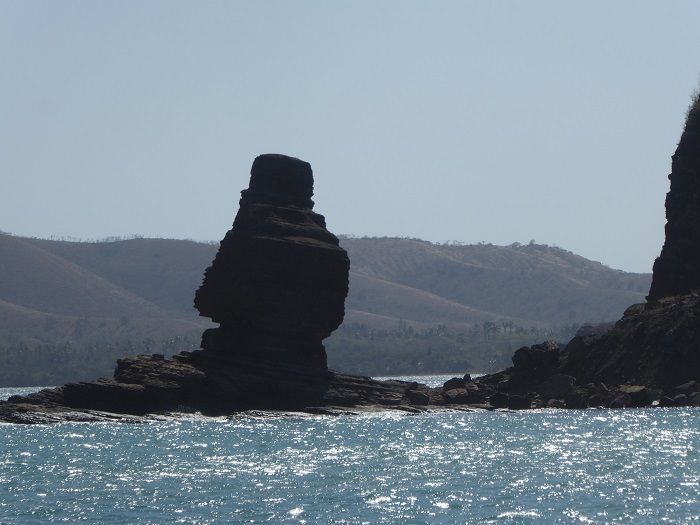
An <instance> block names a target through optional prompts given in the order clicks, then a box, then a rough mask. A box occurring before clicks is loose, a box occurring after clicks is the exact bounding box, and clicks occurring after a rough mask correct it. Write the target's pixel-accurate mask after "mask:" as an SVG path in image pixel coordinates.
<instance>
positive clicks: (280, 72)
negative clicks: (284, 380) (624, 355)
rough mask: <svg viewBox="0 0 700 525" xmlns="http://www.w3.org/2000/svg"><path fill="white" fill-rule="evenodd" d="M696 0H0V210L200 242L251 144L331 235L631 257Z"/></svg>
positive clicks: (221, 211) (209, 233)
mask: <svg viewBox="0 0 700 525" xmlns="http://www.w3.org/2000/svg"><path fill="white" fill-rule="evenodd" d="M699 22H700V2H697V1H686V2H682V1H674V2H640V1H629V2H621V1H620V2H609V1H604V2H603V1H600V2H592V1H589V0H587V1H585V2H583V1H581V2H578V3H573V2H561V1H552V2H542V1H528V2H524V1H523V2H493V1H483V2H467V1H455V2H427V1H425V2H406V1H401V2H398V1H397V2H379V1H376V0H375V1H367V2H360V1H354V2H331V1H316V2H301V1H285V2H258V1H255V2H254V1H250V2H233V1H227V2H200V1H197V2H195V1H192V2H176V1H171V0H168V1H148V2H141V1H139V2H136V1H132V2H130V1H124V0H119V1H111V2H110V1H102V2H94V1H84V2H83V1H80V2H78V1H61V2H57V1H44V2H33V1H27V0H21V1H8V0H0V68H1V71H2V82H0V181H1V183H2V193H0V195H2V200H1V202H0V229H2V230H5V231H10V232H13V233H15V234H19V235H33V236H50V235H59V236H63V235H69V236H75V237H83V238H91V237H92V238H94V237H105V236H111V235H125V234H132V233H135V234H143V235H146V236H158V237H174V238H194V239H201V240H218V239H220V238H221V237H222V236H223V234H224V233H225V231H226V230H227V229H228V228H229V226H230V224H231V222H232V220H233V216H234V214H235V211H236V209H237V206H238V197H239V194H238V192H239V191H240V190H241V189H243V188H244V187H245V186H246V185H247V182H248V176H249V169H250V164H251V162H252V160H253V158H254V157H255V156H256V155H258V154H260V153H267V152H279V153H285V154H290V155H294V156H298V157H300V158H302V159H304V160H307V161H309V162H310V163H311V164H312V166H313V169H314V173H315V177H316V196H315V200H316V209H317V211H319V212H320V213H323V214H324V215H326V218H327V221H328V225H329V227H330V229H331V230H332V231H334V232H336V233H348V234H356V235H391V236H394V235H397V236H410V237H420V238H424V239H428V240H432V241H445V240H460V241H464V242H479V241H486V242H492V243H496V244H509V243H511V242H514V241H519V242H524V243H525V242H528V241H529V240H530V239H536V240H537V242H542V243H548V244H556V245H558V246H561V247H563V248H566V249H569V250H572V251H574V252H576V253H580V254H581V255H584V256H586V257H589V258H592V259H595V260H599V261H601V262H604V263H606V264H608V265H610V266H613V267H615V268H620V269H624V270H631V271H650V270H651V264H652V262H653V259H654V257H656V255H658V252H659V250H660V248H661V243H662V240H663V225H664V222H665V220H664V209H663V200H664V194H665V192H666V191H667V187H668V181H667V179H666V175H667V174H668V173H669V171H670V156H671V154H672V153H673V151H674V149H675V145H676V143H677V141H678V138H679V136H680V133H681V128H682V124H683V118H684V113H685V109H686V107H687V105H688V102H689V100H690V94H691V92H692V91H693V90H694V89H695V88H696V87H697V84H698V74H699V73H700V31H698V29H697V28H698V23H699Z"/></svg>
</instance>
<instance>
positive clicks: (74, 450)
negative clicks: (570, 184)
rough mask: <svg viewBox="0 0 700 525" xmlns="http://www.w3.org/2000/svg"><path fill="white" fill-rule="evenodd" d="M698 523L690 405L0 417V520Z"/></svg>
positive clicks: (697, 453)
mask: <svg viewBox="0 0 700 525" xmlns="http://www.w3.org/2000/svg"><path fill="white" fill-rule="evenodd" d="M80 521H84V522H88V523H308V524H321V523H324V524H325V523H333V524H336V523H337V524H360V523H367V524H375V523H402V524H422V523H440V524H442V523H444V524H448V523H449V524H452V523H469V524H472V523H473V524H477V523H478V524H481V523H508V524H516V523H523V524H525V523H528V524H529V523H537V524H541V523H545V524H547V523H572V524H573V523H583V524H586V523H601V524H603V523H633V524H638V523H640V524H647V523H648V524H658V523H683V524H686V523H700V409H697V408H696V409H692V408H688V409H640V410H627V411H608V410H588V411H546V410H545V411H529V412H518V413H506V412H495V413H463V412H460V413H444V412H443V413H433V414H424V415H418V416H406V415H400V416H399V415H392V414H374V415H366V416H351V417H325V416H318V417H293V418H250V417H249V418H237V419H232V420H228V421H227V420H223V419H221V420H213V421H212V420H187V421H177V422H163V423H149V424H137V425H128V424H105V423H99V424H95V423H78V424H68V423H66V424H60V425H54V426H33V427H25V426H16V425H0V523H3V524H5V523H7V524H11V523H51V522H69V523H72V522H80Z"/></svg>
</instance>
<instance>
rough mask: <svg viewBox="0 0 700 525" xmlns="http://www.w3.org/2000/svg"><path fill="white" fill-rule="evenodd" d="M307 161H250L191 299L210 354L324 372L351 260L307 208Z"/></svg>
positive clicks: (340, 318)
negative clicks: (326, 343) (206, 323)
mask: <svg viewBox="0 0 700 525" xmlns="http://www.w3.org/2000/svg"><path fill="white" fill-rule="evenodd" d="M312 194H313V176H312V173H311V166H310V165H309V164H308V163H307V162H303V161H301V160H299V159H295V158H292V157H285V156H283V155H261V156H259V157H258V158H256V159H255V162H254V163H253V167H252V170H251V177H250V185H249V188H248V189H247V190H244V191H243V192H242V193H241V195H242V197H241V201H240V209H239V211H238V214H237V215H236V219H235V221H234V223H233V227H232V228H231V230H229V231H228V233H226V236H225V237H224V239H223V240H222V241H221V247H220V248H219V252H218V253H217V255H216V258H215V259H214V262H213V263H212V265H211V266H210V267H209V268H207V270H206V272H205V277H204V283H203V284H202V286H201V287H200V288H199V290H197V293H196V295H195V307H196V308H197V309H198V310H199V312H200V314H201V315H203V316H205V317H210V318H211V319H212V320H213V321H214V322H217V323H220V327H219V328H214V329H211V330H207V332H206V333H205V334H204V336H203V338H202V348H203V349H204V350H205V351H208V352H219V353H225V354H227V355H231V356H241V357H247V358H253V359H254V360H255V361H266V362H271V363H282V362H286V363H292V364H295V365H297V366H308V367H315V368H321V369H325V368H326V353H325V350H324V348H323V345H322V344H321V341H322V340H323V339H325V338H326V337H328V336H329V335H330V334H331V332H332V331H333V330H335V329H336V328H337V327H338V326H339V325H340V323H342V321H343V316H344V313H345V309H344V303H345V297H346V296H347V293H348V271H349V267H350V262H349V260H348V257H347V254H346V253H345V250H343V249H342V248H340V246H339V245H338V238H337V237H336V236H335V235H333V234H332V233H330V232H329V231H328V230H327V229H326V222H325V219H324V218H323V216H322V215H319V214H318V213H315V212H314V211H312V208H313V201H312V200H311V196H312Z"/></svg>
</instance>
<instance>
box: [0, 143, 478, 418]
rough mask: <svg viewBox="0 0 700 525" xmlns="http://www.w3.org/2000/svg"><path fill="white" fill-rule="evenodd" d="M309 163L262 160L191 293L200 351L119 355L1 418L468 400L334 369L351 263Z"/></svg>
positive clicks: (12, 405) (11, 404) (406, 405)
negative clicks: (202, 327)
mask: <svg viewBox="0 0 700 525" xmlns="http://www.w3.org/2000/svg"><path fill="white" fill-rule="evenodd" d="M312 195H313V175H312V172H311V166H310V165H309V164H308V163H306V162H303V161H301V160H299V159H295V158H292V157H286V156H283V155H261V156H260V157H258V158H256V159H255V162H254V163H253V167H252V170H251V178H250V185H249V187H248V189H246V190H244V191H243V192H242V196H241V200H240V209H239V211H238V214H237V215H236V218H235V220H234V223H233V227H232V228H231V230H230V231H229V232H228V233H227V234H226V236H225V237H224V239H223V241H221V246H220V249H219V251H218V253H217V255H216V257H215V259H214V261H213V263H212V265H211V266H210V267H209V268H208V269H207V270H206V272H205V276H204V282H203V283H202V286H201V287H200V288H199V290H197V292H196V295H195V307H196V308H197V309H198V310H199V312H200V313H201V315H203V316H206V317H209V318H211V319H212V320H213V321H214V322H216V323H219V327H218V328H214V329H210V330H207V331H206V332H205V333H204V335H203V337H202V349H201V350H198V351H196V352H183V353H180V354H177V355H175V356H173V358H172V359H166V358H164V357H163V356H162V355H151V356H136V357H130V358H126V359H121V360H119V361H118V363H117V368H116V371H115V373H114V377H113V378H110V379H100V380H97V381H94V382H89V383H77V384H68V385H64V386H62V387H59V388H55V389H48V390H43V391H41V392H38V393H36V394H32V395H29V396H25V397H19V396H15V397H13V398H11V399H10V400H8V402H0V421H10V422H21V423H45V422H53V421H59V420H72V421H76V420H85V421H96V420H115V419H119V420H128V421H133V420H140V419H142V418H144V417H154V416H153V414H164V413H174V412H177V413H182V412H185V413H192V412H201V413H203V414H206V415H227V414H232V413H237V412H241V411H245V410H251V409H254V410H260V409H263V410H292V411H304V412H309V413H319V412H328V411H331V412H333V411H336V412H337V411H339V410H340V411H343V410H346V409H348V408H351V407H352V408H354V409H357V408H358V407H375V408H379V409H396V410H403V411H409V412H410V411H417V410H422V409H424V408H420V409H419V408H416V407H426V406H430V405H438V406H439V405H444V404H445V403H446V402H449V403H453V404H456V403H458V402H466V401H467V396H465V395H462V396H461V397H460V396H457V397H454V396H452V397H451V396H450V395H446V396H443V392H442V389H430V388H428V387H426V386H424V385H418V384H417V383H405V382H401V381H375V380H372V379H370V378H368V377H357V376H350V375H345V374H339V373H336V372H332V371H329V370H328V369H327V366H326V353H325V349H324V347H323V344H322V341H323V339H324V338H326V337H328V336H329V335H330V333H331V332H332V331H333V330H334V329H336V328H337V327H338V326H339V325H340V323H341V322H342V320H343V315H344V301H345V297H346V295H347V292H348V272H349V261H348V257H347V254H346V253H345V250H343V249H342V248H340V247H339V245H338V239H337V238H336V237H335V236H334V235H333V234H332V233H330V232H329V231H328V230H327V229H326V224H325V220H324V218H323V216H322V215H319V214H317V213H315V212H314V211H313V201H312V200H311V197H312Z"/></svg>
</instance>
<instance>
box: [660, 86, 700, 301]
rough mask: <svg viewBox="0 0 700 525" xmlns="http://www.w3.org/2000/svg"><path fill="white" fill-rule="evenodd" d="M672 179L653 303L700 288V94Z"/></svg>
mask: <svg viewBox="0 0 700 525" xmlns="http://www.w3.org/2000/svg"><path fill="white" fill-rule="evenodd" d="M668 178H669V179H670V181H671V189H670V191H669V192H668V194H667V195H666V240H665V242H664V246H663V248H662V250H661V255H660V256H659V258H658V259H656V261H655V262H654V276H653V280H652V284H651V289H650V291H649V296H648V297H647V299H648V301H649V302H655V301H658V300H659V299H661V298H663V297H669V296H675V295H685V294H688V293H691V292H693V291H697V290H700V96H696V97H695V100H694V102H693V104H692V106H691V107H690V109H689V111H688V118H687V119H686V123H685V129H684V130H683V134H682V135H681V140H680V141H679V143H678V147H677V148H676V152H675V153H674V155H673V157H672V163H671V175H669V177H668Z"/></svg>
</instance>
